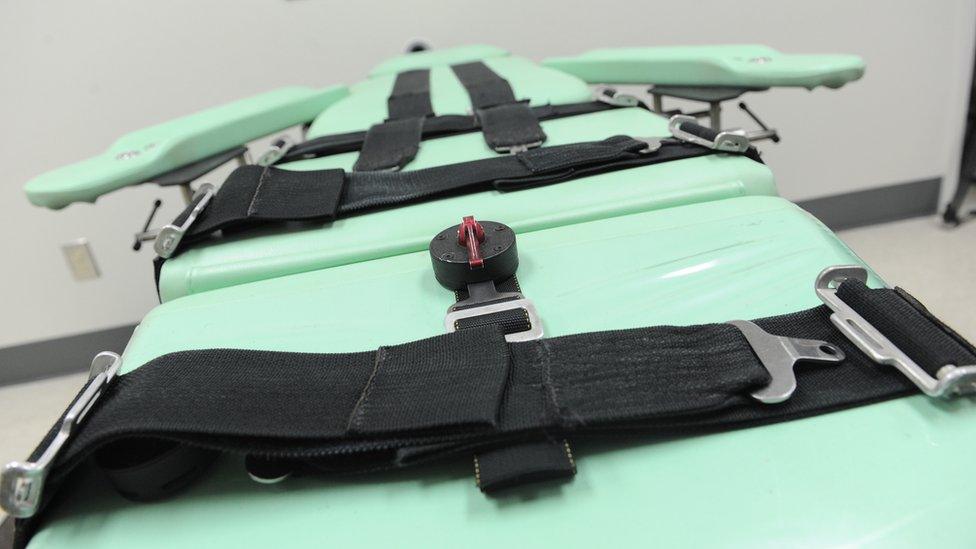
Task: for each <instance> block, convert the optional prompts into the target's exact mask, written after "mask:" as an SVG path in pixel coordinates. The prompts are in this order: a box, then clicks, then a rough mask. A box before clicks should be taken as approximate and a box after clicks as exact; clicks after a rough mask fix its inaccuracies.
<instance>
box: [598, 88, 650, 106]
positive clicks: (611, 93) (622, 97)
mask: <svg viewBox="0 0 976 549" xmlns="http://www.w3.org/2000/svg"><path fill="white" fill-rule="evenodd" d="M593 99H594V100H595V101H597V102H600V103H606V104H607V105H613V106H614V107H637V106H639V105H640V99H638V98H637V96H634V95H631V94H629V93H620V92H618V91H617V89H616V88H614V87H612V86H607V85H604V84H601V85H598V86H596V88H594V89H593Z"/></svg>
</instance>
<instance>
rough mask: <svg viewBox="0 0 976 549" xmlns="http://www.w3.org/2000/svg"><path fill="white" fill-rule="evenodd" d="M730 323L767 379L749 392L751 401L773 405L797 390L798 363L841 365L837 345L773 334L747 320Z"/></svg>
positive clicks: (840, 352) (841, 358) (842, 356)
mask: <svg viewBox="0 0 976 549" xmlns="http://www.w3.org/2000/svg"><path fill="white" fill-rule="evenodd" d="M728 324H731V325H733V326H735V327H736V328H738V329H739V331H740V332H742V335H743V336H745V338H746V341H748V342H749V346H750V347H752V352H754V353H756V356H757V357H759V361H760V362H762V364H763V366H765V368H766V370H767V371H768V372H769V376H770V377H771V378H772V379H771V381H770V382H769V385H767V386H766V387H763V388H762V389H760V390H758V391H756V392H754V393H752V398H754V399H756V400H758V401H759V402H762V403H764V404H776V403H777V402H783V401H784V400H786V399H788V398H790V397H791V396H792V395H793V392H794V391H796V374H794V373H793V367H794V366H795V365H796V363H797V362H800V361H808V362H840V361H842V360H844V351H842V350H840V348H838V347H837V346H836V345H831V344H830V343H827V342H826V341H820V340H817V339H800V338H795V337H783V336H775V335H772V334H770V333H768V332H766V331H765V330H763V329H762V328H760V327H759V326H758V325H756V324H755V323H753V322H749V321H748V320H733V321H730V322H729V323H728Z"/></svg>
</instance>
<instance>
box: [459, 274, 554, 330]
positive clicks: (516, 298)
mask: <svg viewBox="0 0 976 549" xmlns="http://www.w3.org/2000/svg"><path fill="white" fill-rule="evenodd" d="M468 295H469V297H468V299H465V300H464V301H459V302H457V303H455V304H453V305H451V306H450V307H448V308H447V316H445V317H444V327H445V328H446V329H447V332H448V333H451V332H456V331H457V330H458V327H457V322H458V321H459V320H461V319H464V318H472V317H477V316H484V315H489V314H492V313H498V312H501V311H512V310H517V309H522V310H523V311H525V314H526V315H528V317H529V329H528V330H525V331H524V332H515V333H512V334H506V335H505V341H509V342H515V341H532V340H533V339H539V338H541V337H542V336H543V332H542V320H541V319H540V318H539V312H538V310H536V308H535V304H534V303H532V300H530V299H527V298H525V297H523V296H522V294H520V293H518V292H499V291H498V290H497V289H496V288H495V283H494V282H492V281H487V282H478V283H476V284H468Z"/></svg>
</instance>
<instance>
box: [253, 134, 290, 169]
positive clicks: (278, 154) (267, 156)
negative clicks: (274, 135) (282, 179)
mask: <svg viewBox="0 0 976 549" xmlns="http://www.w3.org/2000/svg"><path fill="white" fill-rule="evenodd" d="M294 146H295V142H294V141H292V139H291V138H290V137H288V136H287V135H284V136H281V137H279V138H278V139H275V140H274V141H273V142H272V143H271V147H270V148H269V149H268V150H267V151H265V152H264V153H263V154H262V155H261V156H259V157H258V161H257V165H258V166H270V165H272V164H274V163H275V162H277V161H279V160H281V159H282V157H284V156H285V155H286V154H288V151H289V150H291V148H292V147H294Z"/></svg>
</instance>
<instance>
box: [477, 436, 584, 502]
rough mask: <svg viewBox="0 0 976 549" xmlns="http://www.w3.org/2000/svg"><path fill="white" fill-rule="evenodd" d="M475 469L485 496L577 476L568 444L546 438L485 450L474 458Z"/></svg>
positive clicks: (564, 441)
mask: <svg viewBox="0 0 976 549" xmlns="http://www.w3.org/2000/svg"><path fill="white" fill-rule="evenodd" d="M474 467H475V482H476V483H477V484H478V488H480V489H481V491H482V492H484V493H486V494H493V493H495V492H498V491H500V490H504V489H507V488H514V487H517V486H521V485H523V484H527V483H530V482H539V481H549V480H567V479H570V478H573V476H574V475H575V474H576V462H575V461H574V460H573V451H572V450H571V449H570V447H569V442H568V441H566V440H552V439H547V438H546V439H542V440H534V441H531V442H523V443H520V444H515V445H512V446H506V447H502V448H493V449H490V450H487V451H485V452H482V453H480V454H478V455H476V456H475V457H474Z"/></svg>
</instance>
